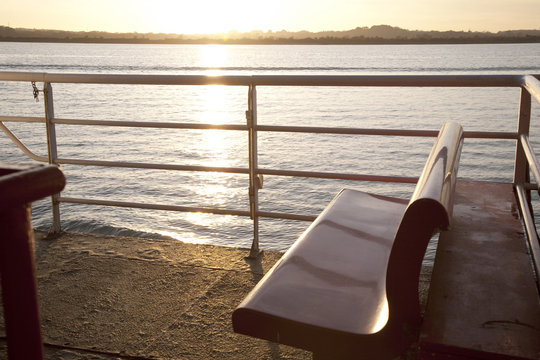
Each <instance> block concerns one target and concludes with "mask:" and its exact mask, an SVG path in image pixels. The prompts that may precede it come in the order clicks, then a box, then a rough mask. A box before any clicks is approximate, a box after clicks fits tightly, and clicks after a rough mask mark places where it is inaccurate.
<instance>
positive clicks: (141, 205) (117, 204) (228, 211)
mask: <svg viewBox="0 0 540 360" xmlns="http://www.w3.org/2000/svg"><path fill="white" fill-rule="evenodd" d="M58 201H60V202H62V203H67V204H84V205H99V206H114V207H124V208H133V209H146V210H166V211H177V212H199V213H205V214H215V215H234V216H246V217H247V216H250V212H249V210H235V209H218V208H208V207H196V206H179V205H163V204H148V203H139V202H126V201H113V200H102V199H86V198H75V197H63V196H62V197H59V198H58ZM257 216H264V217H268V218H274V219H288V220H299V221H313V220H315V218H316V216H310V215H298V214H289V213H281V212H270V211H258V212H257Z"/></svg>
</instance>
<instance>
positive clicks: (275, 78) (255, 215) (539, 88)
mask: <svg viewBox="0 0 540 360" xmlns="http://www.w3.org/2000/svg"><path fill="white" fill-rule="evenodd" d="M0 81H18V82H32V83H33V84H35V82H42V83H43V88H42V90H38V91H42V92H43V94H44V98H45V101H44V103H45V108H44V113H45V116H44V117H17V116H0V129H1V130H2V131H3V132H4V133H5V134H6V135H7V136H8V137H9V138H10V139H11V140H12V141H13V143H15V144H16V145H17V146H18V147H19V148H20V149H21V150H22V151H23V152H24V153H25V154H26V155H27V156H29V157H30V158H32V159H34V160H36V161H40V162H48V163H50V164H56V165H64V164H65V165H67V164H72V165H85V166H107V167H123V168H138V169H165V170H176V171H201V172H222V173H234V174H247V175H249V209H248V210H238V209H220V208H210V207H190V206H173V205H164V204H147V203H136V202H121V201H109V200H95V199H85V198H74V197H63V196H61V195H60V194H56V195H54V196H53V197H52V209H53V224H52V227H51V232H53V233H54V232H59V231H60V230H61V228H60V210H59V204H60V203H77V204H90V205H105V206H119V207H130V208H141V209H156V210H170V211H181V212H203V213H212V214H225V215H237V216H249V217H250V218H251V219H252V220H253V242H252V246H251V255H255V254H257V253H258V252H259V218H261V217H269V218H279V219H291V220H307V221H311V220H313V219H314V217H313V216H308V215H299V214H289V213H280V212H268V211H260V210H259V198H258V191H259V189H260V188H261V187H262V176H264V175H278V176H293V177H316V178H325V179H345V180H363V181H378V182H397V183H416V181H417V178H412V177H397V176H381V175H367V174H350V173H333V172H332V173H331V172H311V171H295V170H276V169H265V168H260V167H259V166H258V147H257V136H258V133H259V132H297V133H322V134H357V135H382V136H420V137H435V136H437V131H428V130H396V129H372V128H369V129H368V128H333V127H309V126H272V125H259V124H258V123H257V87H261V86H354V87H515V88H521V100H520V113H519V117H518V126H517V130H516V131H515V132H494V131H465V133H464V135H465V137H467V138H482V139H511V140H516V144H517V146H516V155H515V169H514V184H515V187H516V192H517V194H518V199H519V203H520V207H521V211H522V213H523V219H524V224H525V227H526V232H527V235H528V237H529V242H530V244H531V245H530V246H531V251H532V253H533V255H534V258H535V259H536V267H537V270H538V269H540V263H539V262H538V261H539V260H540V246H539V243H538V238H537V233H536V227H535V224H534V221H533V215H532V213H531V210H530V191H531V190H538V189H539V188H538V184H540V166H539V165H538V161H537V159H536V156H535V154H534V151H533V149H532V147H531V144H530V141H529V128H530V119H531V98H534V99H535V100H536V101H538V102H540V82H539V80H538V76H533V75H526V76H522V75H458V76H456V75H451V76H450V75H448V76H444V75H441V76H427V75H426V76H421V75H414V76H413V75H409V76H407V75H403V76H391V75H388V76H327V75H323V76H308V75H296V76H282V75H268V76H189V75H178V76H174V75H99V74H98V75H95V74H49V73H19V72H0ZM53 83H76V84H133V85H227V86H244V87H247V88H248V109H247V111H246V124H245V125H215V124H193V123H167V122H141V121H106V120H82V119H61V118H56V117H55V115H54V99H53V87H52V84H53ZM4 122H31V123H45V125H46V133H47V148H48V155H47V156H46V157H45V156H38V155H36V154H34V153H33V152H32V151H30V150H29V149H28V148H27V147H26V146H25V145H24V144H23V143H22V142H21V141H20V140H19V139H18V138H17V137H16V136H15V135H14V134H13V133H12V132H11V131H10V130H9V129H8V128H7V127H6V126H5V125H4V124H3V123H4ZM56 125H79V126H116V127H118V126H119V127H139V128H160V129H198V130H216V129H219V130H234V131H246V132H247V135H248V147H249V160H248V164H247V167H245V168H235V167H206V166H193V165H174V164H155V163H137V162H118V161H101V160H82V159H69V158H60V157H58V154H57V139H56V130H55V126H56ZM530 173H532V174H533V177H534V179H535V183H534V184H532V183H531V182H530V180H529V174H530Z"/></svg>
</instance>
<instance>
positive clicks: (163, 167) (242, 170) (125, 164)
mask: <svg viewBox="0 0 540 360" xmlns="http://www.w3.org/2000/svg"><path fill="white" fill-rule="evenodd" d="M56 162H57V163H58V164H61V165H84V166H103V167H118V168H131V169H152V170H180V171H202V172H223V173H231V174H248V173H249V170H248V169H247V168H233V167H220V166H199V165H174V164H155V163H136V162H125V161H106V160H83V159H63V158H58V159H56Z"/></svg>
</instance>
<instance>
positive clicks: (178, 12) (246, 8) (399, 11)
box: [0, 0, 540, 34]
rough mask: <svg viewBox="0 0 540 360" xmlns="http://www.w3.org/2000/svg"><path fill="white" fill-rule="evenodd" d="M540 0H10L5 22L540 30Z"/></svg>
mask: <svg viewBox="0 0 540 360" xmlns="http://www.w3.org/2000/svg"><path fill="white" fill-rule="evenodd" d="M539 14H540V1H538V0H489V1H487V0H477V1H471V0H410V1H408V2H403V1H400V0H362V1H357V0H333V1H331V2H330V1H328V0H309V1H307V0H273V1H267V2H263V1H256V0H251V1H249V0H230V1H223V0H220V1H217V0H198V1H197V2H189V3H188V2H185V1H175V0H152V1H143V0H94V1H81V0H50V1H48V2H43V1H36V0H23V1H21V0H3V1H2V2H1V3H0V25H3V26H9V27H12V28H29V29H50V30H65V31H105V32H111V33H125V32H137V33H177V34H215V33H227V32H231V31H238V32H249V31H256V30H260V31H274V32H277V31H281V30H285V31H289V32H297V31H310V32H319V31H345V30H351V29H354V28H356V27H371V26H375V25H383V24H384V25H390V26H395V27H400V28H403V29H407V30H424V31H429V30H433V31H469V30H470V31H488V32H498V31H507V30H524V29H525V30H537V29H540V21H539V20H538V15H539Z"/></svg>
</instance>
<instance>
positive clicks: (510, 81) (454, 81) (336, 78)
mask: <svg viewBox="0 0 540 360" xmlns="http://www.w3.org/2000/svg"><path fill="white" fill-rule="evenodd" d="M531 77H538V75H536V74H535V75H532V76H531ZM0 81H39V82H48V83H82V84H116V85H228V86H253V85H255V86H317V87H320V86H377V87H385V86H390V87H521V86H523V85H524V84H531V83H532V80H529V79H528V78H525V79H524V77H523V75H224V76H205V75H130V74H62V73H28V72H0ZM525 86H527V85H525ZM529 86H534V85H529Z"/></svg>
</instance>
